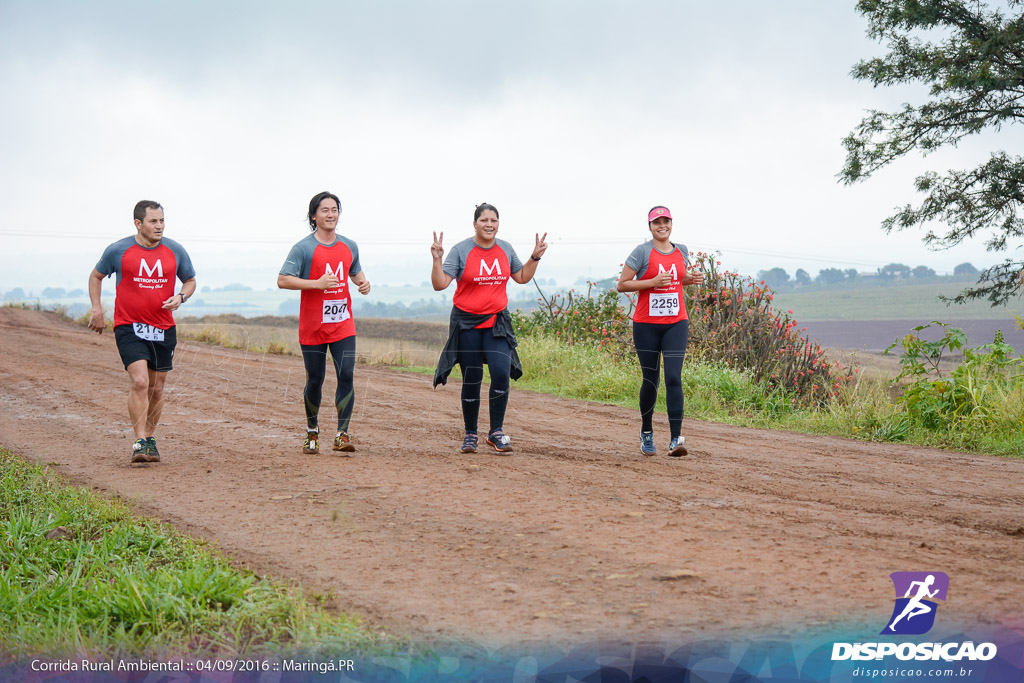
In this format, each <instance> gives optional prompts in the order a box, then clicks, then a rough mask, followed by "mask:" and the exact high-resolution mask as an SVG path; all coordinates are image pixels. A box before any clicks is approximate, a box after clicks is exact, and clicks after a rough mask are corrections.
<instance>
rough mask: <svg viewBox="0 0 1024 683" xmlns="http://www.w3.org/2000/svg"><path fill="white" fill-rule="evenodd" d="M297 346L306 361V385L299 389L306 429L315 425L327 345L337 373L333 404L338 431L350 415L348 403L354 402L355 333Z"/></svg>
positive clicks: (345, 427) (349, 404) (344, 428)
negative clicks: (304, 407)
mask: <svg viewBox="0 0 1024 683" xmlns="http://www.w3.org/2000/svg"><path fill="white" fill-rule="evenodd" d="M300 346H302V362H303V363H305V365H306V388H305V390H304V391H303V392H302V398H303V400H304V402H305V404H306V429H317V424H318V423H317V420H318V414H319V413H320V399H321V397H322V393H321V389H322V388H323V385H324V374H326V372H327V349H328V348H330V350H331V359H332V360H333V361H334V371H335V373H336V374H337V375H338V390H337V391H336V392H335V394H334V405H335V407H336V408H337V409H338V431H339V432H345V431H348V423H349V420H351V419H352V405H353V404H354V403H355V391H354V389H353V386H352V375H353V372H354V370H355V364H356V338H355V335H353V336H351V337H345V338H344V339H339V340H338V341H334V342H331V343H329V344H300Z"/></svg>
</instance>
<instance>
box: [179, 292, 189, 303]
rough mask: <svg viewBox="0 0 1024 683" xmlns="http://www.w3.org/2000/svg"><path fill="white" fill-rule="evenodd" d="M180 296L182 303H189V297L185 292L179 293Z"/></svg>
mask: <svg viewBox="0 0 1024 683" xmlns="http://www.w3.org/2000/svg"><path fill="white" fill-rule="evenodd" d="M178 296H180V297H181V303H185V302H186V301H188V297H187V296H185V292H178Z"/></svg>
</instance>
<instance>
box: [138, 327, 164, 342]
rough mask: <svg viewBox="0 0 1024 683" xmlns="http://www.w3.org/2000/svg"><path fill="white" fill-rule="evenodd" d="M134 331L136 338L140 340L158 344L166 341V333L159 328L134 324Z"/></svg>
mask: <svg viewBox="0 0 1024 683" xmlns="http://www.w3.org/2000/svg"><path fill="white" fill-rule="evenodd" d="M132 329H133V330H135V336H136V337H138V338H139V339H145V340H146V341H158V342H162V341H163V340H164V331H163V330H161V329H160V328H159V327H153V326H152V325H147V324H146V323H132Z"/></svg>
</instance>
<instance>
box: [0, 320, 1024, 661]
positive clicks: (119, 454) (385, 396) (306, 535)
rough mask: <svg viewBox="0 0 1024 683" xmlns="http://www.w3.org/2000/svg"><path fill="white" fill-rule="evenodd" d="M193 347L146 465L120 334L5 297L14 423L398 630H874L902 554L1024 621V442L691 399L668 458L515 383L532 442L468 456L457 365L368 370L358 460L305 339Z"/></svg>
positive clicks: (2, 334)
mask: <svg viewBox="0 0 1024 683" xmlns="http://www.w3.org/2000/svg"><path fill="white" fill-rule="evenodd" d="M175 356H176V357H175V366H176V369H175V370H174V371H173V372H172V373H171V376H170V380H169V383H168V386H169V391H168V397H167V398H168V402H167V406H166V409H165V410H164V414H163V424H162V425H161V428H160V430H159V433H158V436H159V439H160V444H161V452H162V453H163V454H164V462H162V463H159V464H153V465H144V466H129V464H128V456H127V453H128V448H129V444H130V430H129V429H128V420H127V410H126V397H127V384H128V383H127V376H126V375H125V373H124V372H123V370H122V369H121V367H120V365H119V361H118V358H117V352H116V349H115V348H114V340H113V337H112V335H110V334H104V335H103V336H97V335H95V334H93V333H91V332H89V331H87V330H86V329H85V328H82V327H78V326H75V325H73V324H71V323H68V322H64V321H61V320H58V319H56V318H55V317H53V316H51V315H48V314H42V313H38V312H31V311H21V310H13V309H0V444H2V445H4V446H5V447H8V448H10V449H12V450H14V451H15V452H17V453H20V454H21V455H23V456H24V457H25V458H27V459H30V460H33V461H35V460H40V461H43V462H45V463H49V464H50V465H51V466H53V467H54V468H55V469H56V470H58V471H60V472H63V473H65V474H66V475H68V476H69V477H70V478H71V479H72V480H73V481H76V482H80V483H84V484H88V485H91V486H93V487H95V488H96V489H98V490H100V491H102V492H103V493H105V494H106V495H114V494H117V495H120V496H123V497H124V498H126V499H128V500H129V501H131V502H132V503H133V504H134V505H135V506H137V508H138V509H139V510H140V511H141V512H143V513H144V514H147V515H151V516H153V517H157V518H160V519H163V520H166V521H168V522H170V523H172V524H174V525H176V526H177V527H179V528H181V529H184V530H186V531H188V532H190V533H192V534H194V535H198V536H202V537H206V538H210V539H216V541H217V542H218V543H219V545H220V546H221V548H222V549H223V550H224V551H225V552H226V553H227V554H229V555H231V556H233V557H235V558H237V560H238V561H239V563H240V564H243V565H245V566H249V567H252V568H253V569H255V570H257V571H260V572H263V573H269V574H272V575H275V576H278V577H280V578H283V579H294V580H298V581H300V582H301V583H302V584H303V585H304V586H306V587H307V588H308V589H310V590H315V591H321V592H326V591H331V592H332V593H333V595H334V596H335V600H334V603H335V604H336V605H337V606H339V607H341V608H343V609H346V610H350V611H354V612H357V613H360V614H362V615H364V616H365V617H366V618H367V619H368V620H369V621H370V622H371V623H374V624H379V625H382V626H385V627H387V628H388V629H389V630H391V631H394V632H398V633H403V634H408V635H411V636H413V637H416V638H435V637H439V638H455V639H470V640H473V641H476V642H481V643H510V642H513V641H517V642H525V641H536V640H538V639H547V640H549V641H550V642H558V643H572V642H579V641H582V640H594V639H597V638H599V637H614V638H617V639H622V638H628V639H637V640H639V639H654V638H660V637H665V636H671V637H691V636H694V635H699V634H702V633H708V634H711V633H723V632H728V633H733V634H737V633H740V632H743V633H753V632H758V631H765V630H770V631H772V632H775V633H778V632H787V631H788V632H795V631H797V630H800V629H808V628H809V629H815V628H826V627H828V626H829V625H835V624H840V623H841V624H844V625H847V626H851V627H857V626H862V627H863V628H865V629H869V630H868V631H867V632H868V633H871V632H872V631H873V632H874V633H877V632H878V631H879V630H881V628H882V627H883V626H884V625H885V620H886V619H887V617H888V616H889V612H890V611H891V609H892V604H893V603H892V601H893V589H892V584H891V583H890V581H889V579H888V574H889V573H890V572H892V571H944V572H946V573H947V574H949V576H950V578H951V587H950V593H949V599H948V600H947V603H946V604H945V605H943V608H942V619H943V620H944V621H943V623H945V624H946V625H947V626H948V625H949V624H952V623H954V622H960V623H979V622H981V623H995V622H1003V623H1018V624H1019V623H1020V621H1021V620H1020V615H1021V604H1022V597H1024V588H1022V580H1021V567H1022V566H1024V518H1022V510H1024V460H1012V459H1005V458H995V457H983V456H974V455H965V454H958V453H946V452H941V451H936V450H930V449H925V448H915V447H909V446H894V445H882V444H871V443H862V442H858V441H852V440H846V439H838V438H826V437H813V436H802V435H794V434H789V433H783V432H768V431H758V430H750V429H740V428H735V427H729V426H723V425H719V424H712V423H703V422H695V421H691V420H688V421H687V422H686V424H685V425H684V429H685V433H686V434H687V443H688V445H690V446H691V455H690V456H689V457H687V458H683V459H670V458H667V457H664V456H659V457H655V458H650V459H648V458H644V457H642V456H641V455H640V454H639V448H638V445H637V440H638V439H637V432H638V416H637V415H636V414H634V412H633V411H630V410H626V409H621V408H614V407H607V406H601V405H596V404H589V403H583V402H579V401H570V400H562V399H558V398H553V397H549V396H542V395H537V394H530V393H528V392H523V391H515V390H513V396H512V400H511V405H510V410H509V415H508V420H507V424H506V427H507V431H508V432H509V433H510V434H511V435H512V437H513V441H514V444H515V445H516V447H517V451H516V455H515V456H514V457H497V456H494V455H488V454H486V453H484V452H481V453H480V454H478V455H468V456H467V455H460V454H458V453H456V447H457V445H458V444H459V443H460V439H461V431H460V427H461V420H460V417H459V400H458V383H457V382H455V383H450V384H449V386H448V387H447V388H444V389H443V390H438V391H436V392H434V391H432V390H431V388H430V382H429V378H427V377H425V376H421V375H414V374H406V373H401V372H395V371H391V370H386V369H378V368H370V367H365V366H358V367H357V370H356V391H357V404H356V408H355V416H354V421H353V430H352V431H353V434H354V437H355V443H356V445H357V447H358V452H357V453H356V456H357V457H354V458H350V459H348V458H338V457H334V456H332V455H321V456H304V455H302V453H301V437H302V428H303V415H302V406H301V398H300V394H301V388H302V382H303V377H304V374H303V368H302V361H301V359H299V358H294V357H279V356H262V355H253V354H251V353H246V352H242V351H234V350H226V349H222V348H216V347H210V346H206V345H203V344H197V343H193V342H183V343H181V344H180V345H179V350H178V352H177V353H176V354H175ZM324 396H325V400H326V401H328V402H329V401H330V400H331V398H330V397H332V396H333V382H332V380H330V379H329V380H328V386H327V387H325V392H324ZM330 413H331V409H330V407H327V406H325V408H324V412H323V413H322V415H323V416H324V417H325V419H324V420H323V422H324V424H327V425H329V424H330V422H331V420H330V419H329V417H327V416H329V415H330ZM655 424H656V430H657V432H656V433H657V439H658V445H659V447H660V448H662V449H664V447H665V445H666V443H665V442H666V441H667V438H668V434H667V423H666V421H665V418H664V416H661V417H660V421H658V422H656V423H655Z"/></svg>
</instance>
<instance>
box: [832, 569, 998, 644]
mask: <svg viewBox="0 0 1024 683" xmlns="http://www.w3.org/2000/svg"><path fill="white" fill-rule="evenodd" d="M889 578H891V579H892V585H893V588H894V589H895V591H896V600H895V604H894V605H893V608H892V616H890V617H889V621H888V622H886V627H885V628H884V629H883V630H882V632H881V633H880V634H879V635H897V636H919V635H921V634H923V633H927V632H928V631H930V630H931V628H932V626H934V625H935V614H936V612H937V611H938V607H939V603H938V602H936V601H937V600H942V601H945V600H946V593H947V592H948V591H949V576H947V575H946V574H944V573H943V572H893V573H892V574H890V575H889ZM890 656H895V657H896V658H897V659H899V660H902V661H906V660H918V661H927V660H932V661H937V660H940V659H941V660H944V661H947V662H950V661H960V660H967V661H979V660H980V661H988V660H990V659H992V658H993V657H995V656H996V646H995V645H994V644H993V643H979V644H977V645H975V644H974V643H973V642H971V641H965V642H963V643H957V642H951V643H833V644H832V661H840V660H850V659H852V660H861V661H863V660H872V659H873V660H881V659H885V658H886V657H890Z"/></svg>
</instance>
